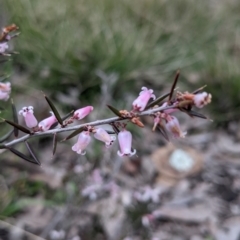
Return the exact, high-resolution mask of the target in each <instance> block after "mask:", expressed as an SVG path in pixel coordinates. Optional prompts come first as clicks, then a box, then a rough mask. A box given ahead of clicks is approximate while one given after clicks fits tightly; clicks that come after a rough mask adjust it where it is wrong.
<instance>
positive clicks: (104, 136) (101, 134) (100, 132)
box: [94, 128, 116, 147]
mask: <svg viewBox="0 0 240 240" xmlns="http://www.w3.org/2000/svg"><path fill="white" fill-rule="evenodd" d="M94 137H95V138H96V139H98V140H99V141H102V142H104V143H105V145H106V147H110V146H111V145H112V144H113V142H114V141H115V140H116V137H115V136H110V135H109V134H108V133H107V132H106V130H104V129H103V128H97V129H96V132H95V134H94Z"/></svg>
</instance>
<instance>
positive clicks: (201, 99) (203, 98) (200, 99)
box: [193, 92, 212, 108]
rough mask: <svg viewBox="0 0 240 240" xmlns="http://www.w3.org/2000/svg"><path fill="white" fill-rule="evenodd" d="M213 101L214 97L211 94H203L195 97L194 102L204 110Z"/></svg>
mask: <svg viewBox="0 0 240 240" xmlns="http://www.w3.org/2000/svg"><path fill="white" fill-rule="evenodd" d="M211 100H212V95H211V94H210V93H206V92H202V93H198V94H196V95H194V98H193V102H194V105H195V106H196V107H198V108H202V107H204V106H205V105H207V104H208V103H210V102H211Z"/></svg>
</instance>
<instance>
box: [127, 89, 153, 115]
mask: <svg viewBox="0 0 240 240" xmlns="http://www.w3.org/2000/svg"><path fill="white" fill-rule="evenodd" d="M150 98H153V100H154V99H156V96H155V95H154V94H153V90H152V89H147V88H146V87H142V91H141V92H140V93H139V96H138V97H137V98H136V99H135V100H134V101H133V104H132V106H133V110H137V111H143V110H144V109H145V107H146V106H147V103H148V101H149V100H150Z"/></svg>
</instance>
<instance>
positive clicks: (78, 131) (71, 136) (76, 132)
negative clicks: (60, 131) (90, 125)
mask: <svg viewBox="0 0 240 240" xmlns="http://www.w3.org/2000/svg"><path fill="white" fill-rule="evenodd" d="M85 129H86V127H80V128H79V129H77V130H75V131H74V132H72V133H71V134H70V135H69V136H68V137H66V138H64V139H63V140H62V141H61V142H64V141H66V140H68V139H71V138H73V137H75V136H76V135H78V134H79V133H81V132H82V131H84V130H85Z"/></svg>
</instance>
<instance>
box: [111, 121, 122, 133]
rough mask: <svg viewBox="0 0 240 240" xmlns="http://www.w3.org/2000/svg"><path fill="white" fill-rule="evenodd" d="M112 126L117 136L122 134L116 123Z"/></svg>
mask: <svg viewBox="0 0 240 240" xmlns="http://www.w3.org/2000/svg"><path fill="white" fill-rule="evenodd" d="M110 125H111V126H112V128H113V130H114V132H115V133H116V134H118V133H119V132H120V130H119V129H118V127H117V126H116V125H115V124H114V123H111V124H110Z"/></svg>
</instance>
